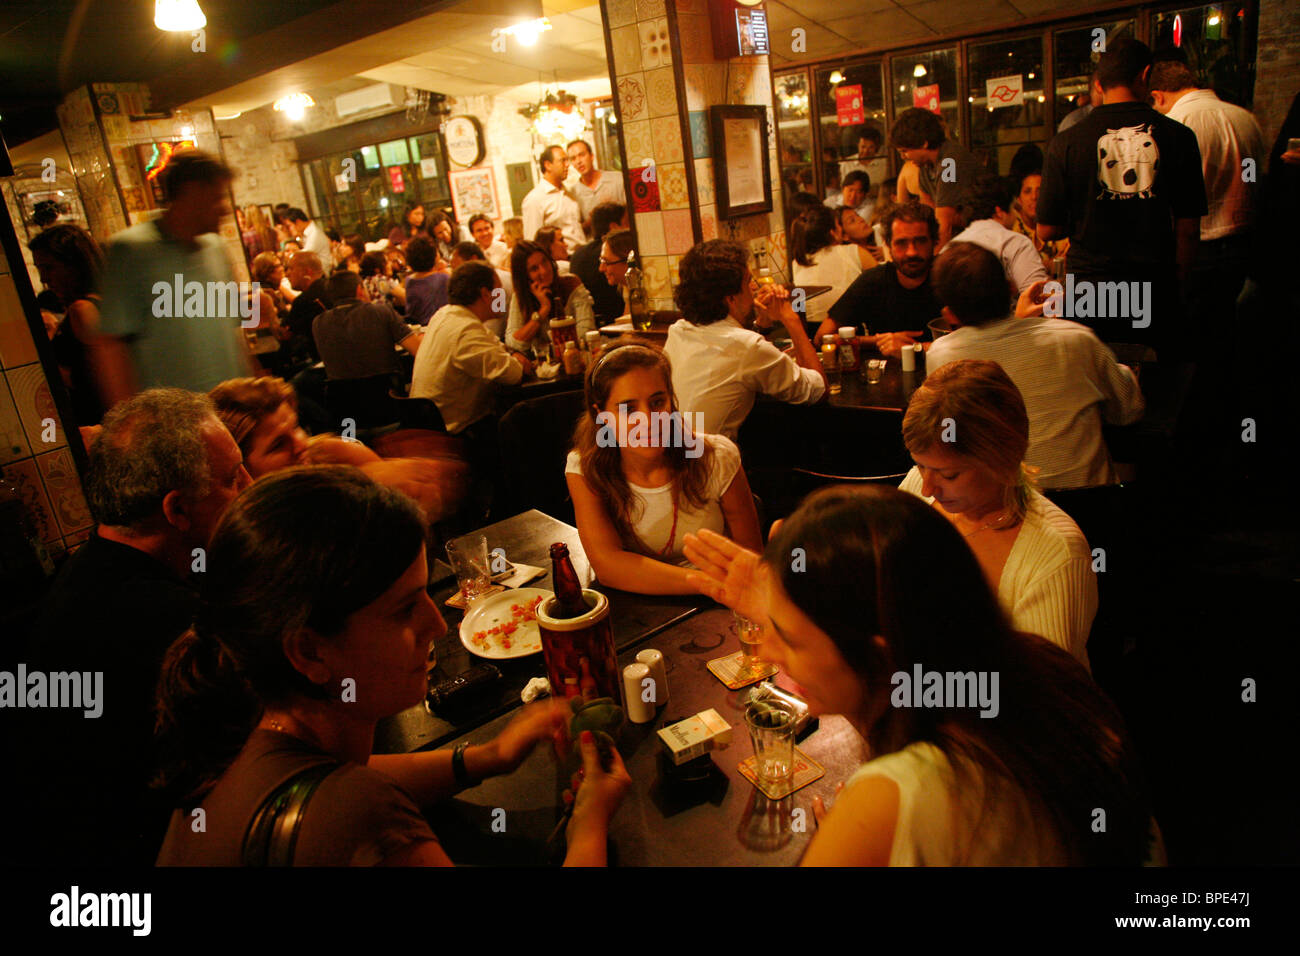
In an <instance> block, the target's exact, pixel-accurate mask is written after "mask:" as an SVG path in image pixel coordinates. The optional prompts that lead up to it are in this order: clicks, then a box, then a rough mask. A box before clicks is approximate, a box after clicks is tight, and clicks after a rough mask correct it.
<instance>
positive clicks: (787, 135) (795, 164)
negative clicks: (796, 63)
mask: <svg viewBox="0 0 1300 956" xmlns="http://www.w3.org/2000/svg"><path fill="white" fill-rule="evenodd" d="M775 86H776V129H777V139H778V140H779V141H780V148H781V161H780V166H781V189H782V191H783V192H784V194H785V201H786V202H787V203H788V202H789V201H790V197H791V196H793V195H794V194H795V193H797V192H799V191H800V190H802V191H804V192H812V191H813V189H814V186H813V183H814V178H813V169H812V149H813V143H812V123H811V122H810V121H809V117H810V116H811V115H812V114H811V112H810V109H809V105H808V75H807V74H806V73H804V72H803V71H800V72H798V73H787V74H785V75H779V76H777V78H776V83H775Z"/></svg>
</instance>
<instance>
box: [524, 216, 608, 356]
mask: <svg viewBox="0 0 1300 956" xmlns="http://www.w3.org/2000/svg"><path fill="white" fill-rule="evenodd" d="M510 276H511V278H512V279H513V281H514V287H515V294H514V295H513V296H512V297H511V299H510V311H509V314H508V315H507V318H506V338H505V343H506V346H507V347H508V348H511V349H514V350H515V351H516V352H527V351H528V350H529V349H531V348H533V347H534V345H535V344H545V343H546V341H547V335H548V333H549V331H550V326H551V323H552V322H554V321H556V320H558V319H563V318H564V317H565V316H566V315H567V314H569V313H570V312H572V313H573V316H574V318H576V319H577V320H578V322H577V341H579V342H581V341H582V337H583V336H584V335H586V334H587V333H588V332H590V331H591V330H593V329H594V328H595V327H596V316H595V303H594V302H593V301H592V299H591V293H590V292H588V291H587V287H586V286H584V285H583V284H582V280H581V279H579V278H578V277H577V276H575V275H560V273H559V270H558V269H557V268H556V265H555V260H554V259H552V258H551V253H550V251H549V250H547V249H546V248H545V247H544V246H539V245H538V244H537V243H535V242H529V241H528V240H526V239H521V240H520V241H519V242H517V243H515V251H514V252H512V253H510Z"/></svg>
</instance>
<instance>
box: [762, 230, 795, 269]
mask: <svg viewBox="0 0 1300 956" xmlns="http://www.w3.org/2000/svg"><path fill="white" fill-rule="evenodd" d="M769 238H770V241H769V242H768V244H767V245H768V255H769V256H770V257H771V259H772V267H773V268H774V269H776V270H777V271H778V272H780V273H781V274H782V275H789V266H790V262H789V260H788V259H787V258H786V255H787V253H786V247H785V233H784V232H774V233H772V235H771V236H770V237H769Z"/></svg>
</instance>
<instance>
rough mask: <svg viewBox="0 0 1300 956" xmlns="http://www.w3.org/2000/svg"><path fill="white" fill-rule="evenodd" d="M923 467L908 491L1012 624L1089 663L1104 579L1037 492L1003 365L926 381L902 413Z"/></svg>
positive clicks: (1083, 543)
mask: <svg viewBox="0 0 1300 956" xmlns="http://www.w3.org/2000/svg"><path fill="white" fill-rule="evenodd" d="M903 443H904V444H905V445H906V446H907V450H908V452H909V453H910V454H911V456H912V460H913V461H914V462H916V467H914V468H913V469H912V470H911V471H910V472H909V473H908V475H907V477H906V478H905V479H904V480H903V483H902V485H900V486H899V487H900V488H902V490H903V491H907V492H911V493H912V494H914V495H918V496H919V497H921V498H923V499H925V500H926V501H927V502H928V503H930V504H932V505H933V506H934V507H936V508H938V509H939V510H940V513H942V514H943V515H944V516H945V517H946V518H947V519H948V520H949V521H951V522H952V524H953V525H954V526H955V527H956V529H957V530H958V532H960V533H961V535H962V537H963V538H965V540H966V543H967V545H969V546H970V549H971V551H973V552H974V554H975V558H976V559H977V560H978V562H979V565H980V568H981V569H982V570H983V571H984V576H985V578H987V580H988V582H989V585H990V587H991V588H992V589H993V591H994V593H995V594H997V596H998V600H999V602H1000V603H1001V605H1002V607H1003V609H1004V610H1005V611H1006V613H1007V615H1008V617H1010V618H1011V623H1012V625H1013V626H1014V627H1015V628H1016V629H1017V630H1020V631H1028V632H1030V633H1033V634H1039V635H1042V636H1043V637H1045V638H1046V639H1047V640H1049V641H1051V642H1052V643H1053V644H1056V645H1058V646H1060V647H1062V648H1064V649H1065V650H1067V651H1069V652H1070V653H1071V654H1073V655H1074V656H1075V657H1076V658H1077V659H1078V660H1079V661H1080V662H1082V663H1083V665H1084V666H1085V667H1086V666H1088V652H1087V644H1088V632H1089V629H1090V628H1091V627H1092V620H1093V618H1094V617H1095V616H1096V613H1097V577H1096V574H1095V573H1094V572H1093V570H1092V553H1091V551H1090V550H1089V548H1088V542H1087V540H1086V539H1085V538H1084V536H1083V532H1082V531H1080V530H1079V526H1078V525H1077V524H1075V523H1074V521H1073V519H1071V518H1070V516H1069V515H1067V514H1066V513H1065V512H1064V511H1062V510H1061V509H1060V508H1058V507H1057V506H1056V505H1054V504H1052V502H1051V501H1049V500H1048V499H1047V498H1045V497H1044V496H1043V495H1042V494H1040V493H1039V492H1038V491H1037V489H1036V488H1035V487H1034V481H1033V476H1032V475H1031V473H1030V472H1031V469H1030V468H1029V466H1026V465H1025V464H1024V457H1025V450H1026V449H1027V448H1028V447H1029V416H1028V415H1027V414H1026V412H1025V403H1024V400H1023V399H1022V398H1021V397H1020V392H1019V390H1018V389H1017V388H1016V386H1015V384H1014V383H1013V382H1012V381H1011V379H1010V378H1009V377H1008V376H1007V373H1006V372H1004V371H1003V370H1002V366H1000V365H998V364H997V363H996V362H987V361H976V360H973V359H964V360H962V361H957V362H952V363H949V364H948V365H944V366H943V367H942V368H939V369H938V370H936V371H935V372H933V373H931V374H930V375H928V376H926V379H925V381H924V383H922V385H921V387H920V388H918V389H917V390H916V393H915V394H914V395H913V396H912V400H911V402H910V403H909V404H908V406H907V413H906V415H904V416H903Z"/></svg>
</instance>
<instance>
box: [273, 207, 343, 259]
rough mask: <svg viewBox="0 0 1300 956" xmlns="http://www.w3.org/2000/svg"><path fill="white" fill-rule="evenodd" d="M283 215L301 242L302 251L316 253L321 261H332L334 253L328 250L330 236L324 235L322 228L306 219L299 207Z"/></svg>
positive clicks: (290, 229)
mask: <svg viewBox="0 0 1300 956" xmlns="http://www.w3.org/2000/svg"><path fill="white" fill-rule="evenodd" d="M285 215H286V221H287V222H288V224H289V231H290V232H292V233H293V234H294V237H295V238H297V239H298V240H299V241H300V242H301V243H302V248H303V251H304V252H314V253H316V255H318V256H320V261H321V262H333V261H334V255H333V253H332V252H331V251H330V238H329V236H327V235H325V230H324V229H322V228H321V227H320V226H318V225H316V223H314V222H312V221H311V220H310V219H308V218H307V214H306V213H305V212H303V211H302V210H301V209H290V210H289V211H288V213H286V214H285Z"/></svg>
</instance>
